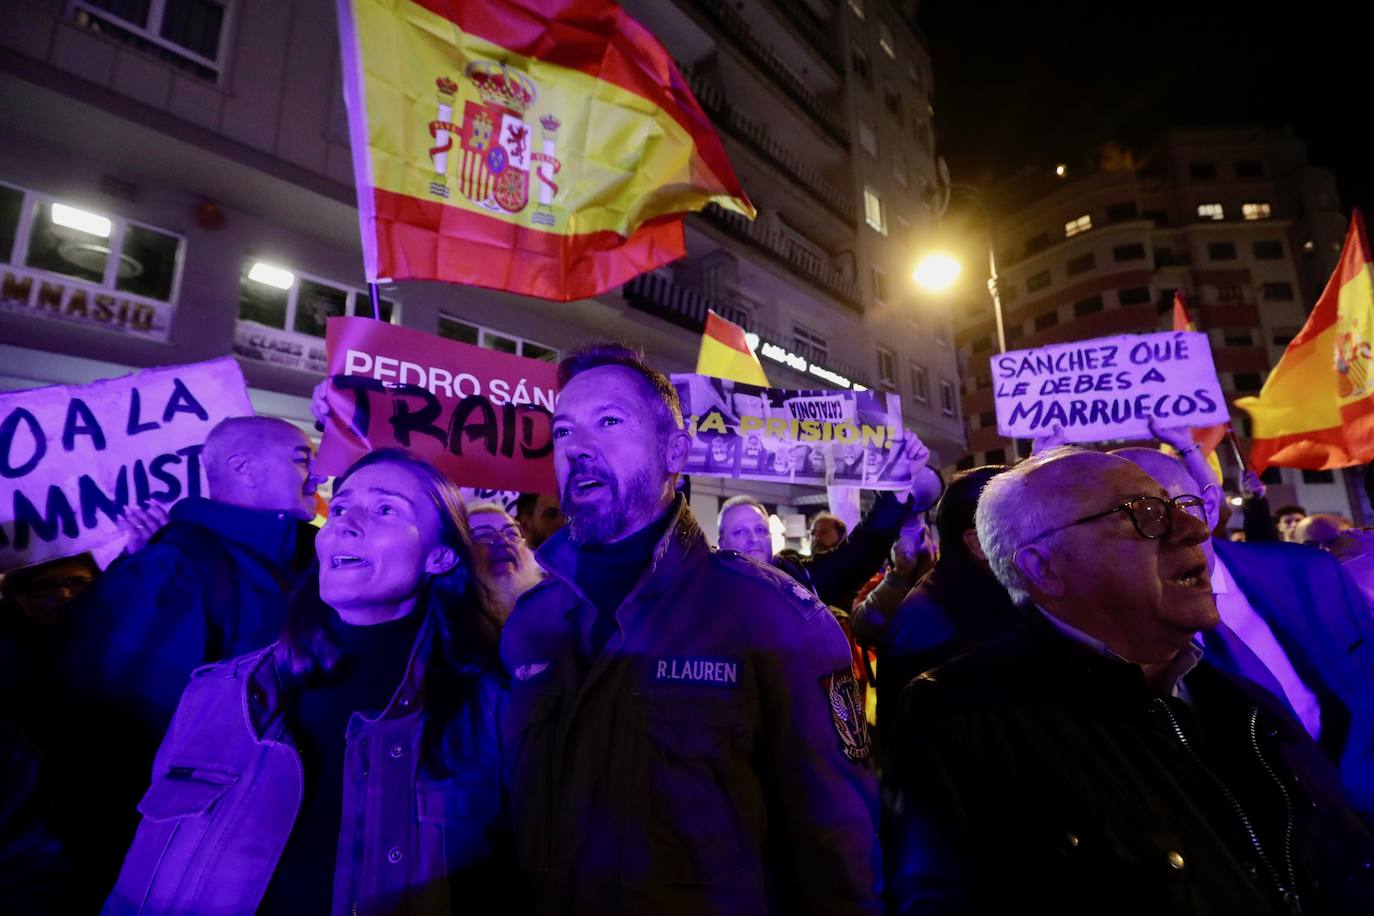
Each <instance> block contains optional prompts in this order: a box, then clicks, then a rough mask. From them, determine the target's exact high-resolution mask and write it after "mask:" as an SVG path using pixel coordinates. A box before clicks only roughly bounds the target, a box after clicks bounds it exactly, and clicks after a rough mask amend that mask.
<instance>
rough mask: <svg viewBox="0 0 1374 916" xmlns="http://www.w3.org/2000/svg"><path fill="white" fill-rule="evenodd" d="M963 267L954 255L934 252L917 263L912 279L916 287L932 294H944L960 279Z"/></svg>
mask: <svg viewBox="0 0 1374 916" xmlns="http://www.w3.org/2000/svg"><path fill="white" fill-rule="evenodd" d="M962 270H963V266H962V265H961V264H960V263H959V262H958V260H956V259H955V258H954V257H953V256H952V255H948V254H946V253H944V252H943V251H932V252H931V253H929V254H927V255H925V256H923V257H922V258H921V260H920V261H918V262H917V263H916V269H915V270H914V271H912V273H911V279H913V280H915V281H916V285H917V286H919V287H921V288H922V289H925V290H928V291H930V292H932V293H942V292H944V291H945V290H947V289H949V288H950V287H951V286H953V285H954V281H955V280H957V279H959V274H960V272H961V271H962Z"/></svg>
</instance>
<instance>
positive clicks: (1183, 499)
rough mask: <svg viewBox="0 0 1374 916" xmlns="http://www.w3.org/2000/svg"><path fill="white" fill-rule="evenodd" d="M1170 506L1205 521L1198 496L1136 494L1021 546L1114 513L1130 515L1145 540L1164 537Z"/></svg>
mask: <svg viewBox="0 0 1374 916" xmlns="http://www.w3.org/2000/svg"><path fill="white" fill-rule="evenodd" d="M1174 509H1181V510H1182V511H1184V512H1186V513H1188V514H1189V515H1191V516H1192V517H1193V518H1195V519H1197V520H1198V521H1200V522H1202V523H1203V524H1204V525H1205V524H1207V507H1206V504H1205V503H1203V501H1202V497H1201V496H1192V495H1190V494H1186V493H1185V494H1183V495H1182V496H1175V497H1174V498H1173V499H1164V498H1162V497H1159V496H1137V497H1136V498H1135V499H1128V500H1127V501H1126V502H1124V503H1122V504H1121V505H1119V506H1113V507H1112V508H1110V509H1107V510H1106V511H1104V512H1095V513H1093V514H1092V515H1085V516H1083V517H1082V518H1076V519H1074V520H1073V521H1071V522H1069V523H1068V524H1066V525H1060V526H1058V527H1057V528H1051V529H1050V530H1048V531H1042V532H1040V533H1039V534H1037V535H1036V536H1035V537H1033V538H1031V539H1030V540H1029V541H1027V542H1026V543H1025V544H1023V545H1022V546H1023V547H1024V546H1027V545H1029V544H1031V543H1033V542H1035V541H1038V540H1040V539H1041V538H1043V537H1046V536H1048V535H1051V534H1054V533H1055V532H1057V531H1063V530H1065V529H1066V528H1072V527H1073V526H1074V525H1081V524H1083V523H1084V522H1092V521H1096V520H1097V519H1099V518H1106V517H1107V516H1109V515H1115V514H1116V513H1118V512H1125V513H1126V514H1127V515H1129V516H1130V518H1131V524H1132V525H1134V526H1135V530H1136V533H1137V534H1139V535H1140V536H1141V537H1143V538H1146V539H1147V540H1151V541H1156V540H1159V539H1160V538H1167V537H1168V536H1169V535H1171V534H1173V532H1174V512H1173V510H1174Z"/></svg>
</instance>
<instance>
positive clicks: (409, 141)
mask: <svg viewBox="0 0 1374 916" xmlns="http://www.w3.org/2000/svg"><path fill="white" fill-rule="evenodd" d="M338 10H339V30H340V38H341V42H342V47H343V61H344V92H345V98H346V101H347V103H348V112H349V130H350V137H351V141H352V147H353V167H354V172H355V176H356V183H357V191H358V209H359V217H360V221H361V224H362V237H363V252H364V262H365V267H366V272H367V278H368V280H369V281H376V280H379V279H383V278H385V279H393V280H395V279H406V278H410V279H425V280H446V281H449V282H453V283H465V284H470V285H474V286H485V287H489V288H493V289H504V290H509V291H511V292H516V293H522V294H524V295H529V296H538V297H541V298H545V299H557V300H562V301H567V300H570V299H578V298H583V297H587V296H594V295H596V294H598V293H601V292H604V291H605V290H607V289H611V288H613V287H615V286H618V285H620V284H622V283H624V282H625V281H627V280H629V279H630V278H632V277H634V276H636V275H637V274H640V273H642V272H644V271H646V270H650V269H652V268H654V267H658V266H660V265H662V264H665V263H667V262H669V261H672V260H674V259H676V258H679V257H681V256H682V255H683V254H684V253H685V247H684V240H683V230H682V218H683V214H684V213H686V212H687V211H691V210H699V209H701V208H702V207H704V206H705V205H706V204H707V203H709V202H715V203H717V204H719V205H720V206H722V207H725V208H727V209H730V210H734V211H736V212H738V213H742V214H744V215H745V216H748V217H750V218H752V217H753V216H754V207H753V205H752V204H751V203H750V202H749V199H748V198H747V197H746V196H745V194H744V191H743V189H742V188H741V187H740V184H739V180H738V179H737V178H736V177H735V174H734V172H733V170H732V169H731V168H730V163H729V162H728V161H727V160H726V157H725V149H724V147H723V146H722V145H721V142H720V138H719V137H718V136H716V133H715V130H714V129H713V128H712V127H711V124H710V122H709V121H708V120H707V118H706V115H705V114H704V113H703V112H702V110H701V106H699V105H698V104H697V101H696V99H695V98H693V97H692V94H691V92H690V91H689V90H688V89H687V85H686V83H685V82H684V81H683V78H682V75H681V74H680V73H679V72H678V70H677V67H676V66H675V65H674V64H673V60H672V58H671V57H670V56H669V55H668V52H667V51H666V50H664V48H663V46H662V45H660V44H659V43H658V41H657V39H655V38H654V37H653V36H652V35H650V34H649V32H648V31H647V30H646V29H645V28H644V27H643V26H641V25H639V23H637V22H635V21H634V20H632V19H630V18H629V17H628V16H627V15H625V13H624V12H623V11H622V10H621V9H620V8H619V7H618V6H616V5H615V4H614V3H612V2H609V0H482V2H468V0H338Z"/></svg>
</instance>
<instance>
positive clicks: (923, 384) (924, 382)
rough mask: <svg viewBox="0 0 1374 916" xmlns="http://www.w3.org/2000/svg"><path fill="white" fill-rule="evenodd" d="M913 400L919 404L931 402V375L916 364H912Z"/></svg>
mask: <svg viewBox="0 0 1374 916" xmlns="http://www.w3.org/2000/svg"><path fill="white" fill-rule="evenodd" d="M911 399H912V400H913V401H915V402H916V403H918V404H927V403H929V402H930V373H929V372H927V371H926V367H925V366H918V365H916V364H915V363H912V364H911Z"/></svg>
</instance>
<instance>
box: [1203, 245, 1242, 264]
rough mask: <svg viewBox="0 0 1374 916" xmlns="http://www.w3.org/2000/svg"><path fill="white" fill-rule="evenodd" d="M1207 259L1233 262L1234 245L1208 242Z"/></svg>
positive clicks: (1234, 255) (1234, 256)
mask: <svg viewBox="0 0 1374 916" xmlns="http://www.w3.org/2000/svg"><path fill="white" fill-rule="evenodd" d="M1207 257H1208V258H1210V259H1211V260H1213V261H1234V260H1235V259H1236V243H1235V242H1209V243H1208V244H1207Z"/></svg>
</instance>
